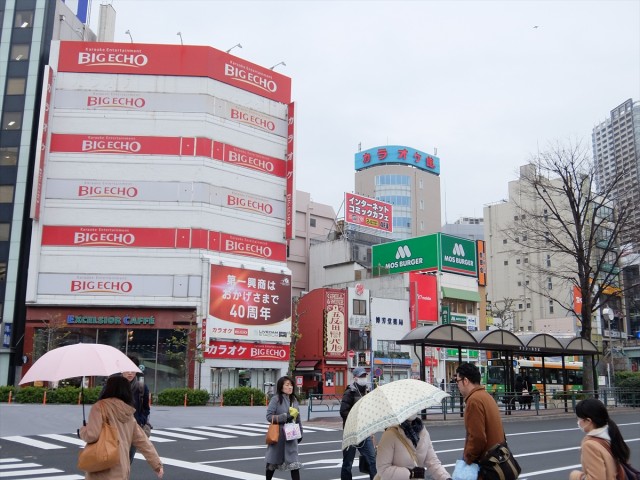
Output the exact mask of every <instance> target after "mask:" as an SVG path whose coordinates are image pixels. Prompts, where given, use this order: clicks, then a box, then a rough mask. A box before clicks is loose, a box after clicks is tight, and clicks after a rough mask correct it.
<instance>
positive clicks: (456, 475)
mask: <svg viewBox="0 0 640 480" xmlns="http://www.w3.org/2000/svg"><path fill="white" fill-rule="evenodd" d="M479 471H480V467H479V466H478V464H477V463H472V464H471V465H468V464H467V463H466V462H465V461H464V460H456V468H455V470H454V471H453V475H452V476H451V478H452V480H477V479H478V472H479Z"/></svg>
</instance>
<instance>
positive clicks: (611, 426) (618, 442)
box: [607, 418, 631, 463]
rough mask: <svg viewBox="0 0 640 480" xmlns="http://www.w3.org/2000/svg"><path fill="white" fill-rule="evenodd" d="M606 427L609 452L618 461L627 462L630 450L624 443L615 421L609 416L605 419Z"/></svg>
mask: <svg viewBox="0 0 640 480" xmlns="http://www.w3.org/2000/svg"><path fill="white" fill-rule="evenodd" d="M607 427H608V430H609V437H610V438H611V453H612V454H613V457H614V458H615V459H616V460H617V461H618V463H629V456H630V455H631V452H630V450H629V446H628V445H627V444H626V443H625V441H624V439H623V438H622V434H621V433H620V429H619V428H618V425H616V422H614V421H613V420H611V418H609V419H608V420H607Z"/></svg>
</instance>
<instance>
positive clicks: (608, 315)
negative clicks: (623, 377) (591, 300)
mask: <svg viewBox="0 0 640 480" xmlns="http://www.w3.org/2000/svg"><path fill="white" fill-rule="evenodd" d="M602 316H603V317H604V318H605V319H606V320H607V330H608V331H609V361H608V362H607V386H608V387H609V388H611V370H613V358H612V355H613V348H612V345H611V320H613V318H614V317H615V314H614V313H613V310H612V309H611V308H608V307H607V308H603V309H602Z"/></svg>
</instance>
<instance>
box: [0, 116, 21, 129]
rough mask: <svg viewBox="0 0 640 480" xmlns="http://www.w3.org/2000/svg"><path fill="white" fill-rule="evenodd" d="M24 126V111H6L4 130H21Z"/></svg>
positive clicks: (3, 122)
mask: <svg viewBox="0 0 640 480" xmlns="http://www.w3.org/2000/svg"><path fill="white" fill-rule="evenodd" d="M21 128H22V112H4V117H3V119H2V129H3V130H20V129H21Z"/></svg>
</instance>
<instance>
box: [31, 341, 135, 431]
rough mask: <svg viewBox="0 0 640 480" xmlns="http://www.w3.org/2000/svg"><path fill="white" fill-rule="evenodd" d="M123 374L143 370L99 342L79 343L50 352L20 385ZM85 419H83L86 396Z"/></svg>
mask: <svg viewBox="0 0 640 480" xmlns="http://www.w3.org/2000/svg"><path fill="white" fill-rule="evenodd" d="M120 372H141V371H140V369H139V368H138V367H137V366H136V364H135V363H133V362H132V361H131V360H129V358H128V357H127V356H126V355H125V354H124V353H122V352H121V351H120V350H118V349H117V348H113V347H111V346H109V345H102V344H99V343H77V344H75V345H66V346H64V347H58V348H54V349H53V350H49V351H48V352H47V353H45V354H44V355H43V356H41V357H40V358H39V359H38V360H37V361H36V362H35V363H34V364H33V365H32V366H31V368H30V369H29V371H28V372H27V373H26V375H25V376H24V377H22V380H20V385H22V384H24V383H31V382H35V381H36V380H40V381H49V382H56V381H58V380H62V379H64V378H74V377H107V376H109V375H113V374H114V373H120ZM83 388H84V382H83ZM83 393H84V392H83ZM82 416H83V418H84V395H82Z"/></svg>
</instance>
